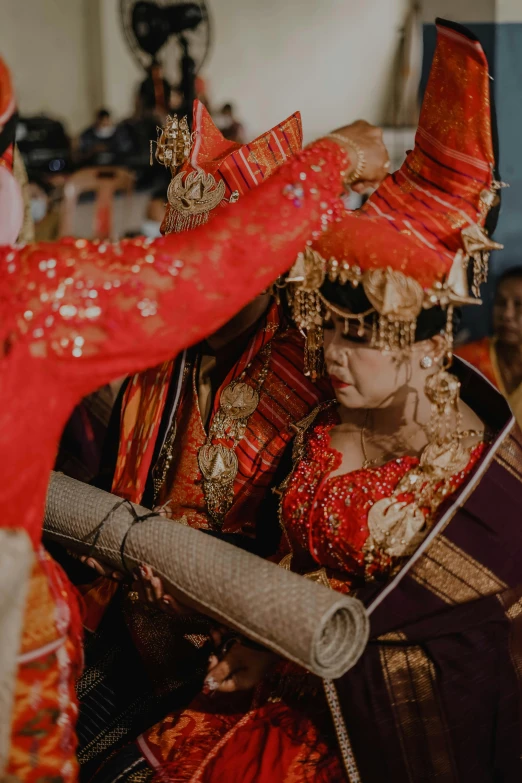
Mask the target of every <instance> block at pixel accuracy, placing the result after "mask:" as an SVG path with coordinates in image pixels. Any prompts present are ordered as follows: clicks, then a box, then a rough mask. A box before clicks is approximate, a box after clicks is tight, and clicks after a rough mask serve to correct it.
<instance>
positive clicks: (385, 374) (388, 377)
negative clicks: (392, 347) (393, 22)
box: [324, 314, 412, 408]
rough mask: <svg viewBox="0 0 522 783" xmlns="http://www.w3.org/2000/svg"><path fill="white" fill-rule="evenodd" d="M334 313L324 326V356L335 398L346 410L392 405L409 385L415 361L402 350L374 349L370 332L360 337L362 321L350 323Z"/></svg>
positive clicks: (369, 330)
mask: <svg viewBox="0 0 522 783" xmlns="http://www.w3.org/2000/svg"><path fill="white" fill-rule="evenodd" d="M344 328H345V321H344V319H343V318H339V317H338V316H336V315H333V314H332V318H331V320H330V321H329V322H328V323H326V324H325V325H324V354H325V360H326V369H327V373H328V375H329V376H330V380H331V382H332V385H333V387H334V391H335V396H336V397H337V399H338V401H339V402H340V404H341V405H344V406H345V407H346V408H380V407H388V406H389V405H391V404H393V402H394V401H395V400H396V399H397V397H398V396H399V395H400V394H401V391H402V390H404V389H405V387H407V386H409V383H410V381H411V376H412V358H411V356H406V357H405V356H404V355H403V354H401V353H400V352H399V351H382V350H379V349H377V348H371V347H370V342H371V329H370V328H369V327H367V326H366V327H365V333H364V335H363V336H360V335H358V334H357V332H358V329H359V322H358V321H356V320H354V321H351V322H350V324H349V332H348V334H344Z"/></svg>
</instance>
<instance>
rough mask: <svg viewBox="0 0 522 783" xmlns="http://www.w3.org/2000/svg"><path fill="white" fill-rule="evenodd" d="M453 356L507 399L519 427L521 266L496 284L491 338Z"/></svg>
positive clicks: (521, 395)
mask: <svg viewBox="0 0 522 783" xmlns="http://www.w3.org/2000/svg"><path fill="white" fill-rule="evenodd" d="M455 353H456V354H457V356H460V357H461V358H462V359H466V361H468V362H469V363H470V364H473V365H474V366H475V367H476V368H477V369H478V370H480V372H481V373H483V374H484V375H485V376H486V378H487V379H488V380H489V381H491V383H493V384H495V386H496V387H497V388H498V389H500V391H501V392H502V394H504V396H505V397H506V398H507V400H508V402H509V404H510V406H511V409H512V411H513V413H514V414H515V418H516V420H517V422H518V424H519V426H521V425H522V266H517V267H512V268H511V269H508V270H506V271H505V272H504V273H503V274H502V275H501V276H500V278H499V280H498V282H497V288H496V291H495V299H494V303H493V336H492V337H483V338H482V340H477V341H476V342H473V343H469V344H468V345H463V346H462V347H460V348H458V349H456V351H455Z"/></svg>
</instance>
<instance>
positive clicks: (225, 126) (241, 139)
mask: <svg viewBox="0 0 522 783" xmlns="http://www.w3.org/2000/svg"><path fill="white" fill-rule="evenodd" d="M214 119H215V123H216V125H217V127H218V128H219V130H220V131H221V133H222V134H223V136H224V137H225V139H228V140H229V141H235V142H237V143H239V144H244V143H245V131H244V128H243V126H242V124H241V123H240V122H239V120H238V119H237V117H236V116H235V112H234V106H233V105H232V104H231V103H225V104H224V105H223V106H222V108H221V109H220V111H219V112H218V114H217V115H216V117H215V118H214Z"/></svg>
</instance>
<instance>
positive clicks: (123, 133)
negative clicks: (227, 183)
mask: <svg viewBox="0 0 522 783" xmlns="http://www.w3.org/2000/svg"><path fill="white" fill-rule="evenodd" d="M195 92H196V96H197V97H198V98H199V99H200V100H201V101H202V102H203V103H204V104H205V105H206V106H207V108H209V110H210V111H211V112H212V115H213V117H214V120H215V122H216V125H217V126H218V127H219V129H220V130H221V131H222V133H223V134H224V136H225V137H226V138H227V139H230V140H231V141H236V142H239V143H243V142H244V140H245V139H244V129H243V125H242V123H241V122H240V121H239V119H238V118H237V116H236V111H235V108H234V106H233V104H231V103H226V104H224V105H223V106H215V107H214V106H212V105H211V102H210V100H209V97H208V93H207V87H206V84H205V82H204V81H203V79H201V78H196V83H195ZM22 110H23V107H22ZM169 113H170V114H173V113H177V114H179V115H181V116H183V115H187V116H188V117H189V118H190V115H191V111H189V107H188V106H187V105H186V102H185V100H184V96H183V93H182V91H181V90H180V88H179V87H177V86H176V85H172V84H171V83H170V82H169V81H168V80H167V78H166V77H165V75H164V73H163V69H162V66H161V64H160V63H159V62H154V63H153V64H152V65H151V66H150V68H149V70H148V72H147V74H146V77H145V78H144V79H143V81H142V82H141V84H139V86H138V88H137V90H136V94H135V98H134V111H133V113H132V115H131V116H130V117H127V118H124V119H121V120H118V119H117V118H115V117H114V114H113V112H112V111H111V109H110V107H100V108H99V109H98V111H97V112H96V114H95V116H94V118H93V122H92V124H91V125H90V126H89V127H87V128H85V129H84V130H83V131H82V132H81V133H79V134H78V135H77V136H71V135H69V134H68V132H67V129H66V127H65V126H64V125H63V123H61V122H59V121H58V120H57V119H54V118H53V117H51V116H48V115H38V116H33V117H26V116H23V115H22V116H21V117H20V120H19V124H18V129H17V145H18V148H19V150H20V153H21V155H22V157H23V160H24V163H25V167H26V170H27V174H28V179H29V195H30V200H31V214H32V218H33V221H34V225H35V238H36V240H37V241H38V240H54V239H57V238H59V237H60V236H63V235H64V234H65V233H77V232H76V231H75V230H74V225H73V220H72V219H67V214H66V213H67V211H68V209H69V207H68V205H67V204H66V203H65V201H66V191H67V185H68V183H69V191H70V194H71V195H72V200H73V201H74V202H75V203H74V206H76V204H77V203H79V204H82V203H88V202H89V201H91V202H93V201H96V197H97V196H98V195H99V193H98V192H97V191H98V188H97V187H96V184H97V183H96V181H94V185H93V177H92V176H90V177H89V176H88V175H87V174H86V173H85V170H86V169H88V170H89V171H90V172H93V170H97V171H96V172H95V174H96V177H97V179H98V180H99V181H100V184H101V185H102V186H103V187H104V188H105V190H107V188H109V192H110V197H111V198H114V197H116V196H117V194H119V193H121V192H122V190H126V191H127V192H129V190H130V188H132V191H133V192H134V191H138V192H139V193H142V194H144V196H145V198H144V199H142V200H141V203H144V206H143V208H142V209H141V215H140V220H139V223H137V224H136V225H134V226H132V227H131V230H129V227H128V226H127V227H126V229H125V230H124V231H123V235H124V236H129V235H130V236H132V235H135V234H137V233H139V234H141V233H142V234H145V235H146V236H151V237H155V236H158V235H159V227H160V225H161V219H162V214H163V209H164V203H165V194H166V189H167V186H168V183H169V179H170V176H169V173H168V171H165V170H164V169H162V168H161V167H159V166H153V167H151V166H150V154H149V150H150V142H151V140H154V139H156V136H157V127H158V126H161V125H162V124H163V123H164V121H165V118H166V116H167V115H168V114H169ZM120 169H125V170H126V171H127V172H130V173H131V175H132V184H129V183H130V180H125V178H121V177H120V178H118V174H119V173H120V172H119V171H118V170H120ZM82 171H83V172H84V173H83V174H81V173H80V172H82ZM111 180H113V182H111ZM110 186H112V187H110ZM148 196H150V200H147V197H148ZM69 200H71V199H69ZM69 211H71V210H69ZM84 233H86V232H85V231H83V232H82V234H84ZM91 233H92V237H93V238H96V237H97V236H99V238H105V236H102V235H103V234H108V235H109V236H110V238H113V239H116V238H118V232H115V231H114V229H113V228H112V227H111V226H110V225H109V224H107V222H106V221H105V224H104V222H103V221H101V223H100V221H96V220H95V221H94V226H93V230H92V232H91Z"/></svg>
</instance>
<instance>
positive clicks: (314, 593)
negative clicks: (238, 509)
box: [45, 473, 369, 679]
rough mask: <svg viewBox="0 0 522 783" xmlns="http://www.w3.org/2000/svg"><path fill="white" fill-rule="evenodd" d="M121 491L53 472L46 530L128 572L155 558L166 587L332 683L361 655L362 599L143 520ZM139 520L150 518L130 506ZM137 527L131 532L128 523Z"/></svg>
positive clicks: (172, 526)
mask: <svg viewBox="0 0 522 783" xmlns="http://www.w3.org/2000/svg"><path fill="white" fill-rule="evenodd" d="M119 502H121V501H120V499H119V498H117V497H116V496H114V495H111V494H109V493H108V492H104V491H102V490H99V489H96V488H95V487H91V486H88V485H87V484H83V483H81V482H79V481H76V480H75V479H71V478H68V477H67V476H64V475H62V474H59V473H53V475H52V477H51V481H50V484H49V490H48V495H47V508H46V512H45V533H46V535H47V536H48V537H49V538H52V539H53V540H55V541H58V542H60V543H62V544H64V545H65V546H66V547H67V548H68V549H70V550H74V551H76V552H78V553H86V552H88V551H90V549H91V543H92V541H93V538H94V531H95V530H96V528H98V527H99V525H100V522H101V521H102V520H103V519H104V518H105V517H107V515H109V516H108V519H107V521H106V522H105V524H104V525H103V527H102V530H101V532H100V533H99V537H98V540H97V543H96V545H95V547H94V549H93V550H92V556H93V557H95V558H97V559H99V560H101V561H104V562H105V563H107V564H109V565H110V566H111V567H112V568H114V569H118V570H122V567H123V566H122V542H124V556H123V560H124V564H125V567H126V568H127V569H133V568H134V567H136V566H137V565H139V564H141V563H148V564H150V565H151V566H152V568H153V569H154V571H155V572H156V574H157V575H158V576H160V577H161V578H162V580H163V583H164V585H165V589H166V590H167V592H169V593H171V594H172V595H173V596H174V597H177V598H179V599H180V600H181V601H183V602H184V603H187V604H189V605H190V606H191V607H193V608H195V609H198V610H199V611H201V612H203V613H204V614H206V615H209V616H210V617H212V618H214V619H215V620H217V621H219V622H221V623H223V624H224V625H227V626H229V627H231V628H233V629H234V630H236V631H239V632H240V633H242V634H245V635H246V636H248V637H249V638H250V639H253V640H254V641H256V642H259V643H260V644H263V645H265V646H266V647H268V648H269V649H271V650H273V651H274V652H276V653H279V654H280V655H282V656H284V657H286V658H289V659H290V660H292V661H295V662H296V663H298V664H300V665H301V666H303V667H304V668H306V669H308V670H309V671H311V672H313V673H315V674H317V675H318V676H320V677H324V678H329V679H335V678H337V677H340V676H341V675H343V674H344V673H345V672H346V671H348V670H349V669H350V668H351V667H352V666H353V665H354V664H355V663H356V662H357V660H358V659H359V657H360V655H361V654H362V652H363V650H364V647H365V645H366V642H367V639H368V627H369V624H368V619H367V616H366V612H365V610H364V607H363V605H362V604H361V603H360V602H359V601H357V600H356V599H355V598H350V597H349V596H345V595H342V594H340V593H337V592H335V591H334V590H330V589H328V588H327V587H324V586H323V585H320V584H317V583H316V582H313V581H311V580H310V579H305V578H304V577H302V576H299V575H298V574H294V573H292V572H291V571H288V570H286V569H283V568H280V567H279V566H277V565H275V564H274V563H270V562H268V561H266V560H263V559H261V558H259V557H256V556H255V555H252V554H250V553H248V552H244V551H243V550H241V549H238V548H237V547H234V546H232V545H230V544H227V543H225V542H224V541H221V540H219V539H217V538H215V537H213V536H209V535H206V534H205V533H202V532H200V531H198V530H193V529H192V528H190V527H188V526H186V525H184V524H180V523H178V522H175V521H173V520H170V519H165V518H164V517H161V516H157V515H155V516H154V517H153V518H149V519H147V520H144V521H140V522H136V521H135V517H134V516H133V514H132V512H131V510H130V508H129V506H130V504H125V505H120V506H119V507H118V508H117V509H116V510H114V511H113V512H112V513H110V512H111V509H114V508H115V506H116V505H117V504H118V503H119ZM133 508H134V511H135V514H137V515H138V516H139V517H141V516H144V515H145V514H150V512H149V511H148V510H147V509H144V508H142V507H140V506H133ZM129 528H130V529H129Z"/></svg>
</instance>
